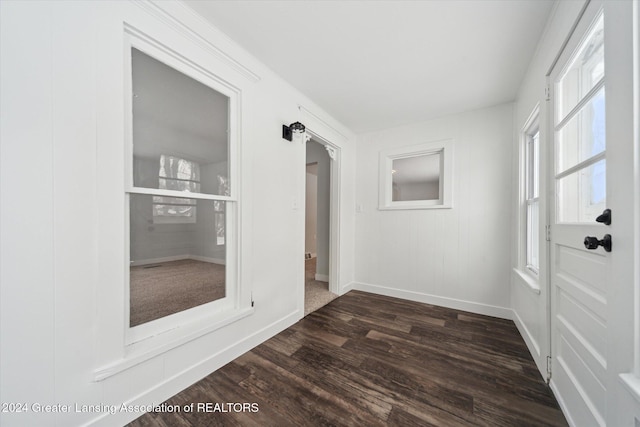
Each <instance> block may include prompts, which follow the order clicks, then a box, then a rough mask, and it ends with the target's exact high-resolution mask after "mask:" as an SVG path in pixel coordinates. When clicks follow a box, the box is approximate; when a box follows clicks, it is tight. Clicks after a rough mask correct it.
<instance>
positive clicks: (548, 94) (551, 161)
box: [541, 0, 591, 393]
mask: <svg viewBox="0 0 640 427" xmlns="http://www.w3.org/2000/svg"><path fill="white" fill-rule="evenodd" d="M590 3H591V0H586V1H585V2H584V4H583V5H582V9H580V12H578V15H577V16H576V18H575V21H574V22H573V25H572V26H571V28H570V30H569V32H568V33H567V35H566V37H565V39H564V41H563V42H562V45H561V46H560V48H559V49H558V52H556V56H555V57H554V59H553V61H552V62H551V65H550V66H549V68H548V69H547V72H546V74H545V99H544V102H545V109H546V111H545V122H546V123H545V125H544V127H545V131H546V134H547V138H546V141H545V142H546V147H545V151H546V156H545V161H546V167H545V170H544V173H545V177H544V179H545V181H546V184H547V185H546V188H545V191H546V193H547V194H546V208H545V225H544V230H545V233H544V234H545V240H546V241H545V249H546V264H547V267H546V270H547V271H546V274H545V276H546V290H547V292H546V315H547V319H546V320H547V325H546V326H547V327H546V329H547V351H548V354H547V356H546V357H547V377H546V382H547V384H549V385H551V379H552V376H553V363H554V360H553V310H552V298H553V295H552V294H553V292H554V290H555V289H554V287H553V277H552V273H553V271H552V270H553V269H552V268H551V265H552V262H553V260H552V259H551V246H552V244H553V236H552V235H551V224H552V223H553V222H554V221H555V214H556V213H555V209H556V200H555V197H556V188H555V186H556V181H555V145H554V144H555V125H554V117H553V114H554V111H555V110H554V106H553V105H552V103H553V100H554V96H555V87H554V84H553V81H552V79H551V74H552V73H553V71H554V69H555V67H556V66H557V65H558V62H559V61H560V58H561V57H562V54H563V53H564V51H565V49H567V47H568V45H569V42H570V40H571V37H572V36H573V34H574V33H575V31H576V29H577V28H578V25H579V24H580V22H581V21H582V18H583V17H584V15H585V13H586V12H587V9H588V8H589V4H590ZM541 126H542V123H541ZM554 393H555V392H554Z"/></svg>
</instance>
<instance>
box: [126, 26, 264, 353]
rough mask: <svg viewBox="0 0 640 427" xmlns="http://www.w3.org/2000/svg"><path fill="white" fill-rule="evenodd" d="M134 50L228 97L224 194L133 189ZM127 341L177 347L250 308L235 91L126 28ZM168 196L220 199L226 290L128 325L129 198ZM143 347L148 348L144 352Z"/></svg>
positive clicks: (134, 348) (133, 348)
mask: <svg viewBox="0 0 640 427" xmlns="http://www.w3.org/2000/svg"><path fill="white" fill-rule="evenodd" d="M132 48H135V49H137V50H139V51H141V52H143V53H144V54H146V55H149V56H151V57H153V58H154V59H156V60H158V61H160V62H163V63H164V64H166V65H168V66H169V67H171V68H173V69H175V70H176V71H178V72H180V73H183V74H185V75H186V76H189V77H191V78H193V79H194V80H197V81H199V82H200V83H202V84H204V85H206V86H208V87H210V88H212V89H213V90H216V91H218V92H220V93H222V94H224V95H225V96H227V97H228V98H229V110H228V111H229V182H230V192H229V195H228V196H224V195H213V194H205V193H190V192H182V191H174V190H160V189H154V188H144V187H136V186H134V182H133V125H132V123H133V117H132V111H133V110H132V90H131V89H132V74H131V67H132V64H131V49H132ZM124 61H125V104H126V105H125V107H126V109H125V111H126V114H125V189H124V192H125V195H126V200H127V202H126V203H125V211H126V212H125V218H126V219H125V228H126V229H125V230H124V231H125V243H126V244H125V259H126V264H127V265H126V271H127V274H126V277H125V297H126V303H125V315H124V319H123V320H124V328H125V345H126V346H127V348H128V352H129V353H132V354H136V353H140V352H145V351H146V350H148V349H152V348H155V347H157V346H158V345H167V344H168V343H170V342H173V343H176V345H178V344H179V343H180V342H182V341H184V340H185V339H186V338H185V337H187V336H189V337H191V338H193V335H194V333H195V334H197V335H201V334H204V333H207V332H210V331H211V330H215V329H217V328H219V327H222V326H224V325H226V324H228V323H230V322H232V321H235V320H236V319H237V318H240V317H244V316H245V315H248V314H250V312H252V308H251V306H250V301H240V299H239V295H240V292H239V286H240V284H239V269H240V266H239V257H238V253H239V249H238V242H239V239H240V236H239V227H238V220H239V207H238V204H239V203H238V202H239V192H238V187H239V174H238V164H237V163H238V153H240V146H239V144H240V141H239V139H238V136H237V135H238V134H239V117H238V115H239V90H238V89H237V88H235V87H233V86H231V85H230V84H228V83H226V82H225V81H223V80H221V79H219V78H217V77H216V76H215V75H213V74H211V73H209V72H208V71H206V69H205V68H204V67H201V66H199V65H197V64H196V63H194V62H192V61H190V60H188V59H186V58H185V57H183V56H182V55H178V54H177V53H175V52H173V51H172V50H170V49H169V48H168V47H166V46H164V45H162V44H161V43H158V42H156V41H154V40H152V39H151V38H149V37H147V36H146V35H143V34H141V33H138V32H137V31H135V30H133V29H131V28H128V27H127V28H126V32H125V51H124ZM135 194H139V195H151V196H167V197H176V198H190V199H196V200H211V201H219V202H223V203H224V204H225V206H226V209H225V215H224V218H225V224H226V227H225V244H226V260H225V265H226V280H225V283H226V289H225V297H224V298H220V299H218V300H215V301H212V302H209V303H207V304H203V305H200V306H197V307H193V308H191V309H188V310H184V311H182V312H179V313H175V314H171V315H169V316H166V317H162V318H160V319H156V320H153V321H150V322H147V323H144V324H141V325H137V326H134V327H130V326H129V324H130V318H129V316H130V302H129V295H130V283H129V279H130V278H129V274H128V272H129V262H130V261H129V260H130V253H129V239H130V230H129V200H130V196H131V195H135ZM145 349H146V350H145Z"/></svg>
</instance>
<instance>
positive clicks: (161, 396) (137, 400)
mask: <svg viewBox="0 0 640 427" xmlns="http://www.w3.org/2000/svg"><path fill="white" fill-rule="evenodd" d="M299 319H300V313H299V310H295V311H294V312H292V313H290V314H288V315H286V316H285V317H283V318H281V319H279V320H277V321H275V322H273V323H271V324H270V325H267V326H266V327H264V328H262V329H260V330H259V331H257V332H255V333H253V334H252V335H249V336H248V337H246V338H244V339H242V340H240V341H238V342H236V343H235V344H232V345H230V346H228V347H227V348H225V349H223V350H221V351H219V352H218V353H216V354H214V355H212V356H210V357H208V358H206V359H204V360H202V361H200V362H198V363H196V364H195V365H192V366H191V367H188V368H187V369H185V370H183V371H182V372H180V373H178V374H176V375H174V376H173V377H170V378H167V379H165V380H164V381H163V382H161V383H160V384H158V385H156V386H154V387H152V388H150V389H149V390H147V391H145V392H143V393H141V394H139V395H138V396H136V397H134V398H132V399H130V400H129V401H127V402H125V404H126V405H158V404H159V403H161V402H164V401H165V400H167V399H168V398H170V397H172V396H174V395H175V394H177V393H179V392H181V391H182V390H184V389H185V388H187V387H189V386H190V385H192V384H194V383H196V382H197V381H199V380H201V379H202V378H204V377H206V376H207V375H209V374H210V373H212V372H214V371H215V370H217V369H219V368H221V367H223V366H224V365H226V364H227V363H229V362H231V361H232V360H234V359H236V358H238V357H240V356H241V355H243V354H244V353H246V352H247V351H249V350H251V349H252V348H254V347H256V346H257V345H259V344H261V343H263V342H264V341H266V340H268V339H269V338H271V337H273V336H274V335H276V334H278V333H280V332H282V331H283V330H285V329H287V328H288V327H289V326H291V325H293V324H294V323H296V322H297V321H298V320H299ZM141 415H142V413H132V412H120V411H117V412H116V413H115V414H113V415H111V414H109V413H105V414H103V415H102V416H100V417H98V418H96V419H94V420H92V421H91V422H89V423H88V424H86V425H88V426H96V427H102V426H104V427H110V426H114V425H125V424H128V423H130V422H131V421H133V420H134V419H136V418H138V417H139V416H141Z"/></svg>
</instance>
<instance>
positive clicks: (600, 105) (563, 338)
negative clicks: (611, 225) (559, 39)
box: [550, 2, 610, 427]
mask: <svg viewBox="0 0 640 427" xmlns="http://www.w3.org/2000/svg"><path fill="white" fill-rule="evenodd" d="M605 35H606V29H605V28H604V19H603V14H602V4H601V3H600V2H591V3H590V5H589V7H588V8H587V9H586V12H585V14H584V15H583V17H582V18H581V21H580V23H579V24H578V26H577V27H576V30H575V32H574V33H573V35H572V36H571V39H570V40H569V43H568V44H567V46H566V48H565V50H564V51H563V53H562V55H561V56H560V60H559V61H558V63H557V64H556V66H555V68H554V70H553V72H552V73H551V76H550V77H551V81H550V86H551V87H550V88H551V93H552V100H551V112H552V113H551V117H552V118H551V123H552V126H553V132H551V134H552V135H553V149H552V150H550V151H551V152H552V153H553V154H552V155H553V161H552V163H551V164H552V165H554V167H553V168H552V176H551V182H553V183H554V185H553V190H554V197H553V198H552V201H551V202H552V203H551V206H552V208H553V209H552V215H551V248H550V249H551V251H550V256H551V280H550V282H551V286H552V292H551V313H552V316H551V317H552V319H551V325H552V330H551V337H552V343H551V353H552V361H553V374H552V380H551V381H552V386H553V387H554V390H555V391H556V393H557V397H558V399H559V400H560V401H561V402H562V405H563V409H564V411H565V415H567V418H568V419H569V420H570V422H571V423H573V424H575V425H576V426H581V427H582V426H604V425H606V422H605V420H606V414H607V358H608V349H607V336H608V334H609V330H608V322H607V319H608V307H607V302H608V280H607V279H608V275H607V274H608V269H609V260H610V253H608V252H606V251H605V250H604V249H603V248H602V247H598V248H597V249H595V250H588V249H586V248H585V245H584V239H585V236H594V237H597V238H598V239H602V236H603V235H604V234H606V233H607V232H609V231H608V227H607V226H606V225H602V224H599V223H597V222H596V221H595V220H596V217H597V216H598V215H600V214H601V213H602V211H603V209H604V208H606V202H607V197H606V196H607V194H606V190H607V187H606V184H607V176H606V173H607V167H606V166H607V156H606V155H607V151H606V150H607V147H606V129H605V120H604V119H605V112H606V104H605V102H606V95H605V89H606V76H605V72H606V71H605V70H606V67H605V64H604V57H605V56H604V49H605V46H604V41H603V40H604V37H605Z"/></svg>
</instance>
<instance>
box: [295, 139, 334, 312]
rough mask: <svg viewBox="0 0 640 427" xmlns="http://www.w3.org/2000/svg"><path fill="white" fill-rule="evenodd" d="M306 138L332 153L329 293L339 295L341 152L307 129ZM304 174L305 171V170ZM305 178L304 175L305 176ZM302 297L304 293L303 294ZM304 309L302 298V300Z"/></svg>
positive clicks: (327, 140)
mask: <svg viewBox="0 0 640 427" xmlns="http://www.w3.org/2000/svg"><path fill="white" fill-rule="evenodd" d="M306 131H307V136H308V137H310V139H313V140H314V141H315V142H317V143H319V144H320V145H322V146H324V147H325V149H327V148H328V149H327V151H329V150H332V151H333V153H334V154H333V157H332V156H331V155H329V158H330V162H329V291H331V292H333V293H334V294H338V295H339V290H340V281H339V279H340V270H339V268H338V266H339V260H340V245H339V242H340V192H341V188H342V187H341V185H340V181H341V179H340V178H341V150H340V147H339V146H338V145H336V144H334V143H333V142H331V141H330V140H329V139H327V138H325V137H323V136H322V135H320V134H319V133H318V132H316V131H314V130H312V129H309V128H307V129H306ZM303 151H304V154H305V156H304V158H305V164H306V153H307V145H306V141H305V146H304V149H303ZM305 173H306V169H305ZM305 178H306V175H305ZM303 296H304V292H303ZM303 308H304V298H303Z"/></svg>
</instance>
